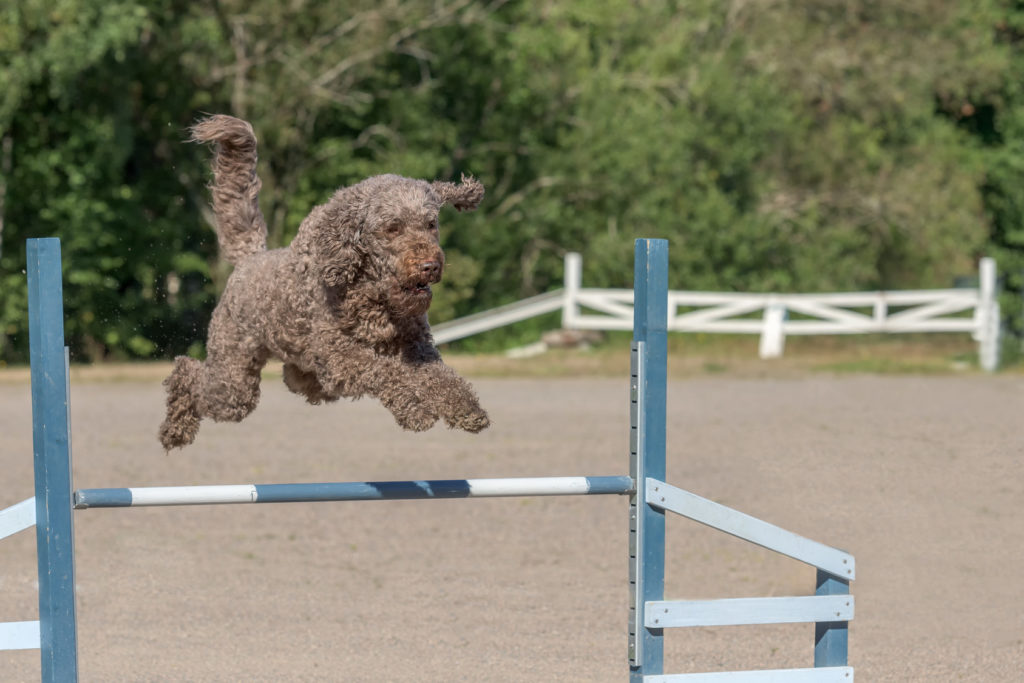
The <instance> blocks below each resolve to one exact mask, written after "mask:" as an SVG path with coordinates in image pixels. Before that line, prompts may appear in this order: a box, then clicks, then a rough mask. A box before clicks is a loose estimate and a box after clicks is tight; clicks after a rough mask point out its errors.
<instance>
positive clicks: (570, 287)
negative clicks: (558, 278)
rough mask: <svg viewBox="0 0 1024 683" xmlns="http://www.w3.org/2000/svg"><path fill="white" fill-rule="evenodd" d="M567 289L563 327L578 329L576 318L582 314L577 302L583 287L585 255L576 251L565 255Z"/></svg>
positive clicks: (565, 285) (565, 292) (563, 310)
mask: <svg viewBox="0 0 1024 683" xmlns="http://www.w3.org/2000/svg"><path fill="white" fill-rule="evenodd" d="M564 263H565V276H564V277H565V284H564V287H565V290H564V297H565V298H564V299H562V329H563V330H574V329H576V318H577V316H579V314H580V306H579V303H577V300H576V299H577V297H578V296H579V293H580V289H581V288H582V287H583V257H582V256H581V255H579V254H577V253H576V252H569V253H568V254H566V255H565V260H564Z"/></svg>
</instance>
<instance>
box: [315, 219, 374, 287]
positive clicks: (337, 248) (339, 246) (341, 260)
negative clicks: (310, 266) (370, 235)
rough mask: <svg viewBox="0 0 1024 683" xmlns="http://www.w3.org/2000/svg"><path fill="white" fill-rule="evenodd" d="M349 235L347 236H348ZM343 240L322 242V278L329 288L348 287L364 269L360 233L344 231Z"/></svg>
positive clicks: (320, 259)
mask: <svg viewBox="0 0 1024 683" xmlns="http://www.w3.org/2000/svg"><path fill="white" fill-rule="evenodd" d="M346 233H347V234H346ZM343 234H344V237H343V238H342V239H334V240H321V241H320V243H319V244H318V245H317V246H318V247H319V249H318V250H317V251H318V252H319V258H318V260H319V261H320V264H319V265H320V277H321V278H322V279H323V282H324V284H326V285H327V286H328V287H348V286H350V285H351V284H352V283H354V282H355V281H356V278H357V277H358V275H359V271H360V270H361V269H362V263H363V254H362V249H361V248H360V247H361V244H360V240H359V234H358V232H355V231H353V232H349V231H343Z"/></svg>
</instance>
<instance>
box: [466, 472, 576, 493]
mask: <svg viewBox="0 0 1024 683" xmlns="http://www.w3.org/2000/svg"><path fill="white" fill-rule="evenodd" d="M466 481H467V483H469V495H470V496H487V497H501V496H566V495H569V496H571V495H583V494H586V493H587V492H588V491H589V490H590V485H589V484H588V483H587V478H586V477H542V478H538V477H534V478H510V479H467V480H466Z"/></svg>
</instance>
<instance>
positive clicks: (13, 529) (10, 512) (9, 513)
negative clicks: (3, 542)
mask: <svg viewBox="0 0 1024 683" xmlns="http://www.w3.org/2000/svg"><path fill="white" fill-rule="evenodd" d="M35 523H36V499H35V496H33V497H32V498H29V499H28V500H23V501H21V502H20V503H15V504H14V505H12V506H11V507H9V508H6V509H4V510H0V538H7V537H8V536H10V535H12V534H16V533H18V532H19V531H21V530H22V529H27V528H29V527H30V526H35Z"/></svg>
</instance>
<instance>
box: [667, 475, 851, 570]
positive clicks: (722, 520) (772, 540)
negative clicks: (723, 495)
mask: <svg viewBox="0 0 1024 683" xmlns="http://www.w3.org/2000/svg"><path fill="white" fill-rule="evenodd" d="M647 502H648V503H649V504H651V505H653V506H655V507H659V508H662V509H665V510H670V511H672V512H674V513H676V514H677V515H682V516H683V517H687V518H689V519H692V520H694V521H695V522H700V523H701V524H706V525H708V526H710V527H712V528H715V529H718V530H719V531H724V532H725V533H727V534H731V535H733V536H736V537H737V538H742V539H743V540H745V541H750V542H751V543H755V544H757V545H759V546H761V547H763V548H767V549H769V550H774V551H775V552H777V553H781V554H783V555H786V556H787V557H792V558H793V559H794V560H800V561H801V562H806V563H807V564H809V565H812V566H814V567H817V568H818V569H821V570H822V571H826V572H828V573H829V574H832V575H833V576H836V577H838V578H840V579H844V580H846V581H852V580H853V579H854V578H855V577H856V567H855V565H854V560H853V555H850V554H849V553H845V552H843V551H842V550H838V549H836V548H832V547H830V546H827V545H825V544H824V543H818V542H817V541H812V540H811V539H809V538H804V537H803V536H799V535H797V534H794V533H793V532H791V531H786V530H785V529H783V528H781V527H777V526H775V525H774V524H769V523H768V522H765V521H762V520H760V519H757V518H756V517H751V516H750V515H746V514H743V513H742V512H738V511H736V510H733V509H732V508H730V507H726V506H725V505H722V504H720V503H716V502H714V501H711V500H708V499H707V498H701V497H700V496H698V495H696V494H693V493H690V492H689V491H684V490H683V489H680V488H676V487H675V486H672V485H671V484H666V483H665V482H663V481H658V480H657V479H651V478H648V479H647Z"/></svg>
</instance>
